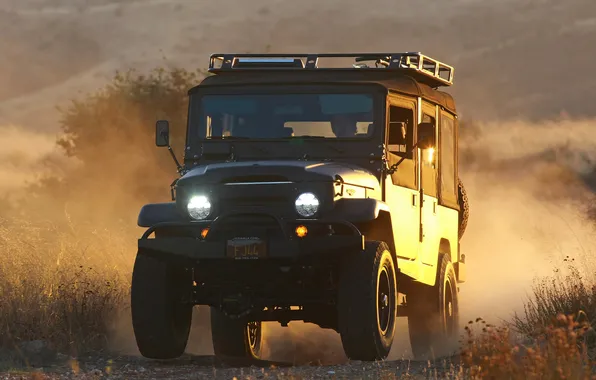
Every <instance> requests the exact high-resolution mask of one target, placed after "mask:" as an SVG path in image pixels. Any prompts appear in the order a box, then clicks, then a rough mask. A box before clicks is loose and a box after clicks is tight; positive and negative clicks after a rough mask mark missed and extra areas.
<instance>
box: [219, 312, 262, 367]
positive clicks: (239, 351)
mask: <svg viewBox="0 0 596 380" xmlns="http://www.w3.org/2000/svg"><path fill="white" fill-rule="evenodd" d="M211 337H212V340H213V353H214V354H215V356H221V357H228V358H244V359H251V360H258V359H260V357H261V349H262V346H263V330H262V323H261V322H260V321H259V322H249V321H247V320H245V319H233V318H229V317H228V316H226V315H225V314H224V313H223V312H221V311H220V310H218V309H216V308H214V307H212V308H211Z"/></svg>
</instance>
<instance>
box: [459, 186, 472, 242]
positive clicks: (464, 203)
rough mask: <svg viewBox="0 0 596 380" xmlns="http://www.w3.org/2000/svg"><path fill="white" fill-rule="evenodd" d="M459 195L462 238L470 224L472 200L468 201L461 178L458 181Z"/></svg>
mask: <svg viewBox="0 0 596 380" xmlns="http://www.w3.org/2000/svg"><path fill="white" fill-rule="evenodd" d="M457 195H458V198H457V199H458V202H459V209H460V211H459V238H460V239H461V238H462V237H463V236H464V232H466V227H467V226H468V219H469V217H470V202H469V201H468V194H467V193H466V189H465V188H464V184H463V182H462V181H461V179H460V178H458V182H457Z"/></svg>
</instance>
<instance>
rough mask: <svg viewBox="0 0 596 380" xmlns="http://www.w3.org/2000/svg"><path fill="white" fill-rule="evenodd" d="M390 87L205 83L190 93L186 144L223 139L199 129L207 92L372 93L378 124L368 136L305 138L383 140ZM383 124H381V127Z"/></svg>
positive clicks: (192, 148) (194, 145) (274, 140)
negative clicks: (207, 134)
mask: <svg viewBox="0 0 596 380" xmlns="http://www.w3.org/2000/svg"><path fill="white" fill-rule="evenodd" d="M386 93H387V90H386V89H385V88H384V87H382V86H379V85H376V84H370V83H365V84H353V83H348V84H332V85H329V84H327V85H325V84H292V85H286V84H284V85H280V84H254V85H253V84H251V85H240V86H239V85H224V86H214V87H210V86H205V87H203V88H198V89H197V91H193V92H192V93H191V94H190V96H189V110H188V124H187V131H186V133H187V136H186V145H187V152H188V151H197V150H199V149H198V148H199V147H200V146H201V144H203V143H208V142H211V141H221V140H220V139H209V138H204V137H200V135H201V134H202V133H201V132H200V131H199V129H200V128H201V125H200V120H201V117H202V110H201V109H200V105H201V103H202V99H203V97H204V96H209V95H268V94H280V95H282V94H290V95H292V94H367V95H371V97H372V101H373V120H372V122H373V123H374V124H375V128H373V129H372V133H370V134H368V135H367V136H360V137H358V138H353V137H348V138H345V137H335V138H320V139H316V138H315V139H309V138H308V137H305V138H304V139H305V140H307V141H308V143H314V144H316V143H324V144H330V143H341V142H346V141H350V142H355V141H361V142H370V141H371V140H376V139H379V141H381V139H382V136H383V132H384V126H385V121H386V120H385V98H386ZM380 126H382V127H380ZM300 138H301V137H299V136H297V137H290V138H288V137H280V138H254V139H252V138H246V139H239V140H236V139H233V140H225V139H224V141H234V143H242V142H251V143H255V142H259V143H279V142H284V141H285V142H287V141H290V140H296V139H300Z"/></svg>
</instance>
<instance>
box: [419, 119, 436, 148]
mask: <svg viewBox="0 0 596 380" xmlns="http://www.w3.org/2000/svg"><path fill="white" fill-rule="evenodd" d="M435 145H436V138H435V125H434V124H433V123H420V124H418V147H419V148H421V149H429V148H434V147H435Z"/></svg>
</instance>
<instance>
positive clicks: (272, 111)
mask: <svg viewBox="0 0 596 380" xmlns="http://www.w3.org/2000/svg"><path fill="white" fill-rule="evenodd" d="M374 98H375V97H374V95H373V94H367V93H362V94H361V93H348V94H345V93H342V94H337V93H316V94H312V93H311V94H287V93H286V94H279V93H277V94H226V95H203V96H201V98H200V104H199V105H198V106H199V112H198V116H199V120H198V123H197V120H194V121H193V124H195V125H197V124H198V132H199V136H198V137H199V138H202V139H204V138H207V139H222V138H224V139H225V138H249V139H280V138H292V137H303V138H304V137H317V138H327V139H336V138H350V139H359V138H360V139H361V138H365V137H368V136H370V135H371V134H372V131H373V128H372V123H373V119H374V118H373V114H374V112H373V110H374V101H373V99H374Z"/></svg>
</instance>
